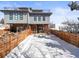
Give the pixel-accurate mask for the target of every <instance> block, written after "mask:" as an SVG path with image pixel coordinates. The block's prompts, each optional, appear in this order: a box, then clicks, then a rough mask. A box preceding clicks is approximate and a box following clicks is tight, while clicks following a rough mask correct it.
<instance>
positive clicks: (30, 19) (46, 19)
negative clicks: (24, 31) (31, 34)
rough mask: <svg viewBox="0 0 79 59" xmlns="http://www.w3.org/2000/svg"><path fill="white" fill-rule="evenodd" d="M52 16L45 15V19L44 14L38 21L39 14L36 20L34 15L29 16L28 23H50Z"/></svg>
mask: <svg viewBox="0 0 79 59" xmlns="http://www.w3.org/2000/svg"><path fill="white" fill-rule="evenodd" d="M49 20H50V17H49V16H45V21H43V16H41V21H38V15H37V21H34V16H29V20H28V23H29V24H49Z"/></svg>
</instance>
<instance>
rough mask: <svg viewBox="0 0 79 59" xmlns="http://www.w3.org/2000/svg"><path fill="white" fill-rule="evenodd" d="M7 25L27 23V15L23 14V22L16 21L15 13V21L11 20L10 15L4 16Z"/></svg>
mask: <svg viewBox="0 0 79 59" xmlns="http://www.w3.org/2000/svg"><path fill="white" fill-rule="evenodd" d="M4 18H5V23H27V13H23V20H20V19H17V20H16V19H15V13H13V20H10V19H9V13H5V15H4Z"/></svg>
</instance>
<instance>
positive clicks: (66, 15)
mask: <svg viewBox="0 0 79 59" xmlns="http://www.w3.org/2000/svg"><path fill="white" fill-rule="evenodd" d="M69 3H70V1H0V9H3V8H4V7H31V8H34V9H43V10H50V11H51V12H52V15H51V16H50V23H54V24H56V28H58V26H60V25H61V23H62V22H63V21H65V20H72V21H73V20H76V21H77V17H79V11H76V10H74V11H71V10H70V8H69V7H68V4H69ZM3 17H4V16H3V13H1V12H0V19H1V18H3Z"/></svg>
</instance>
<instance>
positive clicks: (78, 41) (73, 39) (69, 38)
mask: <svg viewBox="0 0 79 59" xmlns="http://www.w3.org/2000/svg"><path fill="white" fill-rule="evenodd" d="M50 32H51V33H52V34H54V35H56V36H58V37H59V38H61V39H62V40H64V41H66V42H68V43H71V44H73V45H75V46H77V47H79V35H77V34H73V33H69V32H62V31H57V30H50Z"/></svg>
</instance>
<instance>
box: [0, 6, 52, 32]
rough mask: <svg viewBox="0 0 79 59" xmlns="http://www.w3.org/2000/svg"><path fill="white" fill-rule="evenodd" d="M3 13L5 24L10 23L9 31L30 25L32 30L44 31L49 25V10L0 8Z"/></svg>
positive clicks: (19, 29) (22, 28)
mask: <svg viewBox="0 0 79 59" xmlns="http://www.w3.org/2000/svg"><path fill="white" fill-rule="evenodd" d="M0 11H1V12H3V13H4V19H5V20H4V23H5V25H6V24H8V25H10V30H11V31H21V30H24V29H26V28H27V27H30V28H31V29H32V30H33V32H38V33H39V32H44V31H46V30H47V29H48V27H49V20H50V15H51V14H52V13H51V12H50V11H45V10H41V9H32V8H27V7H17V8H11V7H10V8H9V7H6V8H4V9H3V10H0Z"/></svg>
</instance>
